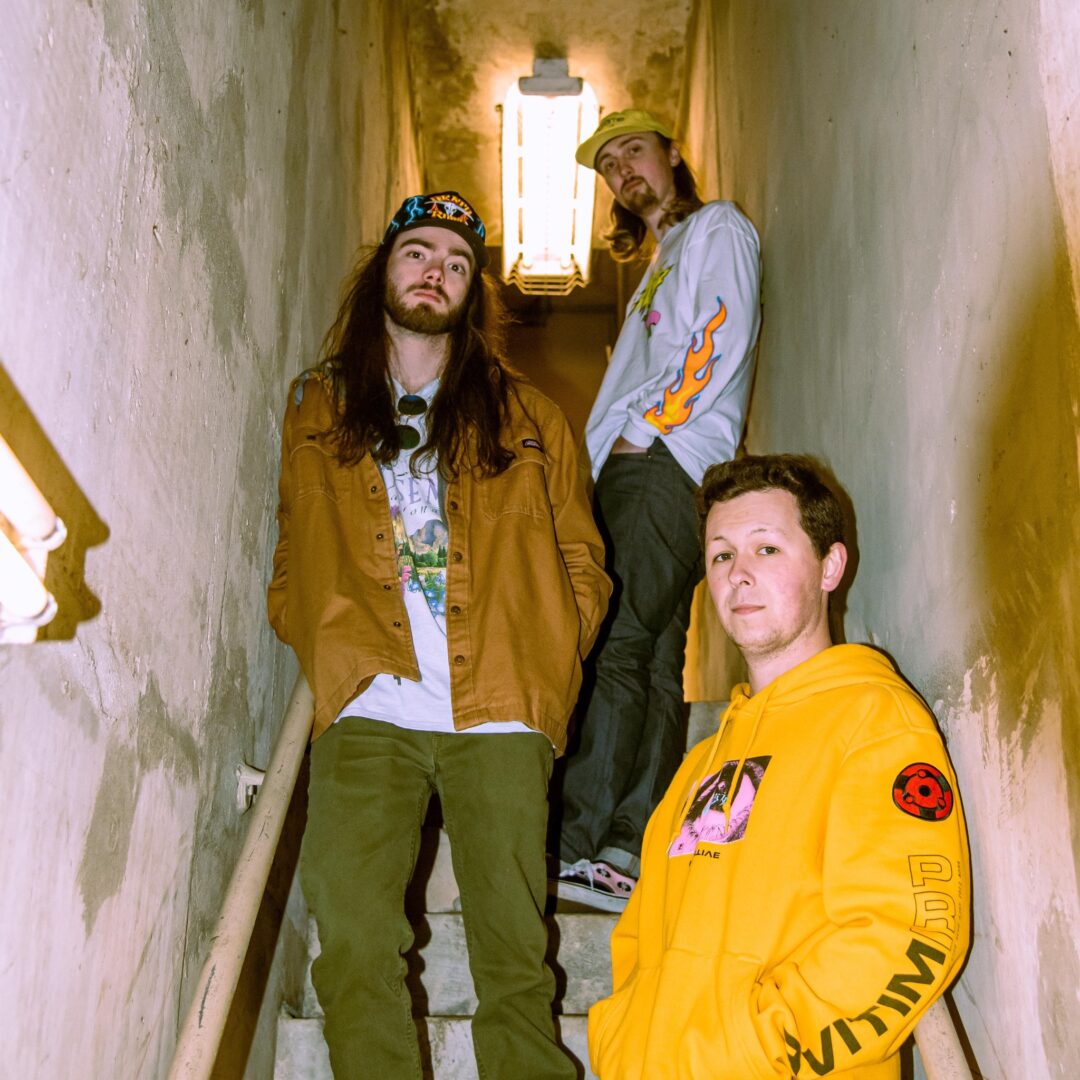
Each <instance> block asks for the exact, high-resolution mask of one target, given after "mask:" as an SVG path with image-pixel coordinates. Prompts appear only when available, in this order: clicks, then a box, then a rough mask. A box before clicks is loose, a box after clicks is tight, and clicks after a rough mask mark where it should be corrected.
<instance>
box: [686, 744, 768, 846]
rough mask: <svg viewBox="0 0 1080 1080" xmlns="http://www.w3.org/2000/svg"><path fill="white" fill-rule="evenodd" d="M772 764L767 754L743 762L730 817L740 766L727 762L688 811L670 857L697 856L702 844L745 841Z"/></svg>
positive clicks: (703, 786) (704, 785) (700, 789)
mask: <svg viewBox="0 0 1080 1080" xmlns="http://www.w3.org/2000/svg"><path fill="white" fill-rule="evenodd" d="M770 761H772V757H771V756H768V755H766V756H763V757H752V758H747V759H746V761H745V762H743V768H742V774H741V775H740V776H739V787H738V790H737V791H736V793H735V798H734V799H733V800H732V802H731V811H730V813H729V814H728V815H727V816H725V814H724V807H725V806H726V804H727V801H728V793H729V789H730V787H731V781H732V780H734V779H735V770H736V768H738V764H739V763H738V762H737V761H725V762H724V764H723V766H722V767H721V768H720V770H719V772H714V773H711V774H710V775H709V776H706V777H705V779H704V780H702V781H701V784H700V786H699V787H698V790H697V794H696V795H695V796H694V801H693V802H692V803H691V804H690V809H689V810H687V812H686V819H685V820H684V821H683V825H682V828H681V829H680V830H679V834H678V836H676V837H675V839H674V840H672V842H671V847H669V848H668V856H669V858H673V857H674V856H676V855H693V854H694V852H695V851H696V850H697V846H698V844H733V843H735V841H736V840H741V839H742V838H743V837H744V836H745V835H746V826H747V823H748V822H749V820H750V811H751V810H752V809H753V808H754V800H755V799H756V798H757V793H758V788H759V787H760V786H761V781H762V778H763V777H764V776H765V770H766V769H767V768H768V767H769V762H770Z"/></svg>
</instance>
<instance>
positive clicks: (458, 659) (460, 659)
mask: <svg viewBox="0 0 1080 1080" xmlns="http://www.w3.org/2000/svg"><path fill="white" fill-rule="evenodd" d="M454 663H455V664H457V666H458V667H461V665H462V664H464V663H465V657H464V656H455V657H454Z"/></svg>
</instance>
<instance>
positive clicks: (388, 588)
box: [383, 585, 394, 592]
mask: <svg viewBox="0 0 1080 1080" xmlns="http://www.w3.org/2000/svg"><path fill="white" fill-rule="evenodd" d="M393 587H394V586H393V585H384V586H383V588H384V589H385V590H386V591H387V592H389V591H390V590H391V589H392V588H393Z"/></svg>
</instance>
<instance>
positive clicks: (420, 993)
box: [301, 912, 617, 1017]
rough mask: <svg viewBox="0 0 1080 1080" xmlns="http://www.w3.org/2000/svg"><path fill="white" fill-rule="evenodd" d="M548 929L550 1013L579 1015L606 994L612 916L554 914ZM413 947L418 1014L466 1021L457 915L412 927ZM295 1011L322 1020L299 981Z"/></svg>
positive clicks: (313, 945)
mask: <svg viewBox="0 0 1080 1080" xmlns="http://www.w3.org/2000/svg"><path fill="white" fill-rule="evenodd" d="M546 921H547V924H548V939H549V943H550V944H549V949H548V963H549V964H551V967H552V970H553V971H554V972H555V980H556V987H557V990H556V999H555V1009H556V1011H557V1012H560V1013H563V1014H565V1015H574V1014H584V1013H585V1012H587V1011H588V1009H589V1007H590V1006H591V1005H592V1004H593V1003H594V1002H596V1001H598V1000H599V999H600V998H602V997H606V996H607V995H608V994H610V993H611V960H610V952H609V941H610V939H611V931H612V930H613V929H614V927H615V923H616V921H617V916H615V915H608V914H603V913H600V912H589V913H575V912H558V913H556V914H555V915H554V916H550V917H549V918H548V919H547V920H546ZM417 931H418V932H417V945H416V946H414V948H413V949H412V950H411V951H410V953H409V956H408V961H409V976H408V983H409V989H410V991H411V992H412V995H413V1000H414V1002H415V1003H416V1011H417V1013H418V1015H427V1016H470V1015H472V1013H473V1011H474V1010H475V1008H476V994H475V991H474V989H473V982H472V976H471V974H470V972H469V967H468V950H467V946H466V943H465V927H464V921H463V918H462V916H461V913H460V912H443V913H432V914H429V915H427V916H425V917H424V920H423V922H422V923H420V924H419V925H418V927H417ZM308 953H309V955H310V956H311V958H312V959H314V958H315V957H316V956H318V955H319V939H318V929H317V927H316V926H315V923H314V920H312V921H311V925H310V929H309V937H308ZM301 1010H302V1013H303V1015H304V1016H306V1017H317V1016H322V1007H321V1006H320V1005H319V1001H318V996H317V995H316V993H315V988H314V986H313V985H312V983H311V974H310V967H309V969H308V973H307V975H306V977H305V983H304V996H303V1000H302V1003H301Z"/></svg>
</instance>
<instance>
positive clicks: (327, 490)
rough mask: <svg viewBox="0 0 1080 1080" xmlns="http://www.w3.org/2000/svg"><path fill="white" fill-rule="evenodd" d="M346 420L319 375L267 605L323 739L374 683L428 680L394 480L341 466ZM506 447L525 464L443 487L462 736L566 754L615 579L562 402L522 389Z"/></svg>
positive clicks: (294, 424) (300, 397)
mask: <svg viewBox="0 0 1080 1080" xmlns="http://www.w3.org/2000/svg"><path fill="white" fill-rule="evenodd" d="M336 418H337V404H336V399H335V397H334V395H333V391H332V390H331V388H330V385H329V383H328V382H327V381H326V380H325V379H324V378H323V376H321V375H319V374H316V373H312V372H306V373H305V374H304V375H302V376H300V377H299V378H298V379H296V380H295V381H294V382H293V384H292V386H291V387H290V388H289V397H288V402H287V405H286V410H285V420H284V425H283V429H282V439H281V480H280V504H279V507H278V528H279V539H278V544H277V549H276V550H275V552H274V574H273V579H272V581H271V583H270V588H269V595H268V602H269V612H270V622H271V624H272V625H273V627H274V630H275V632H276V633H277V635H278V637H280V638H281V640H282V641H284V642H286V643H287V644H289V645H291V646H292V648H293V649H294V650H295V652H296V655H297V657H298V659H299V661H300V667H301V668H302V670H303V672H304V675H305V676H306V677H307V680H308V683H309V685H310V686H311V689H312V691H313V693H314V696H315V729H314V734H313V738H318V736H319V735H321V734H322V733H323V732H324V731H325V730H326V729H327V728H328V727H329V726H330V724H331V723H333V721H334V719H335V717H336V716H337V714H338V712H339V711H340V710H341V708H342V707H343V706H344V705H345V704H346V703H347V702H348V701H350V700H351V699H352V698H354V697H355V696H356V695H357V694H358V693H360V692H361V691H362V690H363V689H365V687H367V686H368V685H369V684H370V682H371V680H372V678H373V677H374V676H375V675H376V674H378V673H380V672H386V673H387V674H391V675H397V676H400V677H401V678H404V679H418V678H419V676H420V672H419V668H418V667H417V663H416V655H415V652H414V650H413V642H412V635H411V633H410V630H409V620H408V617H407V616H406V613H405V602H404V598H403V595H402V589H401V582H400V578H399V574H398V570H397V564H396V559H395V553H394V534H393V530H392V528H391V524H390V503H389V499H388V498H387V494H386V488H385V486H384V484H383V480H382V474H381V473H380V471H379V467H378V464H377V463H376V462H374V461H373V460H372V458H371V457H370V455H367V456H365V457H363V458H362V459H361V460H360V461H359V462H358V463H357V464H356V465H352V466H342V465H341V464H340V463H339V462H338V460H337V458H336V456H335V454H334V445H333V440H332V437H331V435H330V429H331V427H332V426H333V424H334V422H335V420H336ZM502 443H503V445H504V446H506V447H507V448H508V449H511V450H512V451H513V453H514V460H513V461H512V462H511V464H510V466H509V468H508V469H506V471H505V472H503V473H501V474H500V475H498V476H493V477H481V476H478V475H477V474H476V472H475V471H474V470H472V469H469V468H465V467H463V468H461V469H460V470H459V471H458V475H457V476H456V477H454V478H452V479H450V480H448V481H447V483H446V494H445V505H444V508H443V509H444V513H445V517H446V523H447V527H448V530H449V544H448V551H449V561H448V565H447V574H446V578H447V580H446V631H447V646H448V650H449V658H450V680H451V687H450V690H451V699H452V704H453V715H454V726H455V727H456V728H458V729H464V728H469V727H473V726H475V725H476V724H482V723H484V722H485V721H489V720H520V721H523V722H524V723H526V724H527V725H528V726H529V727H532V728H534V729H536V730H537V731H541V732H543V733H544V734H545V735H546V736H547V737H548V738H549V739H550V740H551V741H552V743H553V744H554V746H555V748H556V750H557V751H558V752H560V753H561V752H562V751H563V750H564V749H565V747H566V725H567V721H568V718H569V716H570V711H571V709H572V708H573V706H574V702H575V700H576V698H577V693H578V689H579V687H580V684H581V661H582V659H583V658H584V657H585V656H586V655H587V654H588V652H589V649H590V648H591V647H592V644H593V641H594V640H595V638H596V634H597V631H598V630H599V627H600V622H601V620H602V619H603V617H604V614H605V612H606V610H607V601H608V598H609V596H610V594H611V582H610V581H609V580H608V577H607V575H606V574H605V573H604V570H603V558H604V550H603V543H602V541H601V539H600V535H599V533H598V532H597V529H596V525H595V523H594V522H593V517H592V512H591V510H590V507H589V502H588V499H587V497H586V494H585V491H584V488H583V484H582V480H581V474H580V471H579V468H578V454H577V449H576V447H575V446H574V441H573V437H572V435H571V432H570V428H569V425H568V424H567V422H566V419H565V417H564V416H563V414H562V413H561V411H560V410H559V408H558V406H556V405H555V404H554V403H553V402H552V401H550V400H549V399H548V398H546V397H545V396H544V395H543V394H541V393H540V392H539V391H538V390H536V389H535V388H534V387H532V386H530V385H529V384H528V383H523V382H518V383H515V385H514V389H513V391H512V393H511V396H510V412H509V418H508V422H507V424H506V426H505V427H504V430H503V435H502Z"/></svg>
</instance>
